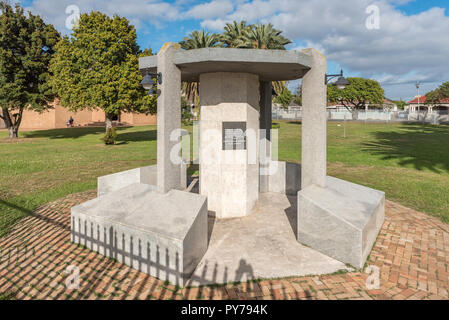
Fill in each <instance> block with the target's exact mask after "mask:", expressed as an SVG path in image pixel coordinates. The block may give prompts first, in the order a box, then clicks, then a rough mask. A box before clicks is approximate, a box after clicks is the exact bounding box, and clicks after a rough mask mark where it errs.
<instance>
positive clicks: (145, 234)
mask: <svg viewBox="0 0 449 320" xmlns="http://www.w3.org/2000/svg"><path fill="white" fill-rule="evenodd" d="M71 219H72V221H71V222H72V223H71V240H72V241H73V242H74V243H78V244H82V245H84V246H86V247H88V248H89V249H91V250H94V251H96V252H98V253H100V254H103V255H105V256H107V257H111V258H114V259H116V260H118V261H119V262H121V263H125V264H127V265H129V266H131V267H132V268H135V269H137V270H139V271H141V272H144V273H147V274H149V275H151V276H154V277H157V278H159V279H161V280H169V281H170V282H171V283H173V284H177V285H180V286H183V285H184V283H185V281H186V280H187V279H188V278H189V277H190V275H191V273H192V272H193V271H194V269H195V268H196V266H197V264H198V263H199V261H200V260H201V258H202V257H203V255H204V254H205V252H206V250H207V242H208V237H207V235H208V232H207V200H206V198H205V197H203V196H201V195H197V194H193V193H187V192H183V191H178V190H170V191H169V192H168V193H165V194H161V193H159V192H157V191H156V186H152V185H147V184H132V185H129V186H127V187H125V188H122V189H120V190H117V191H114V192H112V193H109V194H106V195H104V196H102V197H99V198H96V199H93V200H91V201H88V202H85V203H83V204H80V205H78V206H75V207H73V208H72V211H71Z"/></svg>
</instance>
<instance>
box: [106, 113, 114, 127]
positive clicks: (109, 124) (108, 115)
mask: <svg viewBox="0 0 449 320" xmlns="http://www.w3.org/2000/svg"><path fill="white" fill-rule="evenodd" d="M113 117H114V115H113V114H111V113H106V131H108V129H112V118H113Z"/></svg>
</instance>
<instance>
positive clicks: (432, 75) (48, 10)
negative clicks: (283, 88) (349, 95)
mask: <svg viewBox="0 0 449 320" xmlns="http://www.w3.org/2000/svg"><path fill="white" fill-rule="evenodd" d="M408 2H410V0H344V1H342V0H314V1H310V0H212V1H209V2H206V3H202V4H196V5H192V3H191V2H189V1H186V0H177V1H175V2H170V3H168V2H163V1H161V0H146V1H141V0H127V1H123V0H109V1H108V0H95V1H94V0H78V1H73V0H61V1H54V0H35V1H34V3H33V5H32V11H33V12H37V13H41V14H42V15H43V16H44V17H45V18H46V21H48V22H50V23H53V24H54V25H55V26H56V27H57V28H58V29H59V30H65V31H66V32H67V31H68V30H66V29H65V27H64V24H65V19H66V18H67V15H66V14H65V8H66V7H67V5H69V4H76V5H78V6H79V8H80V10H81V12H88V11H90V10H99V11H102V12H105V13H107V14H109V15H112V14H114V13H116V14H119V15H122V16H126V17H127V18H129V19H130V20H131V21H133V23H134V24H136V26H140V25H142V26H143V25H145V24H147V23H150V24H153V25H155V26H160V25H161V24H164V22H167V21H168V22H170V21H175V20H183V19H197V20H200V25H201V27H203V28H207V29H210V30H211V31H221V30H222V29H223V27H224V25H225V23H226V22H231V21H233V20H246V21H247V22H249V23H255V22H262V23H268V22H270V23H273V24H274V25H275V27H276V28H279V29H281V30H284V34H285V35H286V36H287V37H289V38H290V39H292V40H294V42H295V44H296V47H298V49H301V48H302V47H304V46H310V47H315V48H317V49H319V50H321V51H322V52H323V53H324V54H325V55H326V56H327V58H328V60H330V61H334V62H336V63H337V64H339V65H341V66H342V67H343V68H344V69H345V70H346V71H351V72H353V73H357V74H360V75H361V76H366V77H374V78H377V79H379V80H381V81H383V83H384V84H386V85H387V84H388V85H390V86H391V88H392V89H391V91H392V92H400V91H401V90H403V92H405V91H406V89H405V88H406V87H405V86H410V87H411V88H412V89H413V86H411V85H410V83H412V82H413V81H415V80H422V81H424V82H426V81H427V83H430V82H435V84H434V85H437V83H436V82H441V81H443V80H446V81H447V80H449V79H448V75H449V64H448V63H447V61H448V58H447V57H448V56H449V32H448V30H449V17H447V16H446V15H445V10H444V9H442V8H432V9H430V10H427V11H425V12H421V13H419V14H416V15H411V16H407V15H405V14H404V13H402V12H401V11H400V10H397V9H396V8H395V7H394V6H395V5H397V4H404V3H408ZM373 4H374V5H377V6H378V7H379V9H380V29H379V30H375V29H374V30H368V29H367V28H366V26H365V22H366V19H367V18H368V15H367V14H366V8H367V7H368V6H369V5H373ZM167 40H171V39H167ZM295 44H294V45H293V46H292V47H294V46H295ZM392 84H394V86H393V85H392ZM401 86H403V87H401ZM400 87H401V88H403V89H398V88H400ZM388 90H390V89H388ZM412 91H413V90H412ZM401 92H402V91H401ZM413 94H414V92H411V94H410V95H413ZM401 95H402V93H401Z"/></svg>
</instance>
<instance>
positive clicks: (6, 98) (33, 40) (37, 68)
mask: <svg viewBox="0 0 449 320" xmlns="http://www.w3.org/2000/svg"><path fill="white" fill-rule="evenodd" d="M0 11H1V15H0V108H1V111H2V112H1V113H0V117H1V118H2V119H3V120H4V122H5V124H6V126H7V128H8V129H9V137H10V138H16V137H17V136H18V131H19V127H20V123H21V121H22V114H23V110H24V109H32V110H36V111H43V110H45V109H48V108H50V107H51V106H50V103H51V102H52V101H53V99H54V95H53V92H52V90H51V87H50V85H49V83H48V79H49V77H50V72H49V70H48V65H49V61H50V59H51V57H52V56H53V54H54V52H55V51H54V47H55V45H56V43H57V42H58V41H59V39H60V36H59V34H58V32H57V31H56V29H55V28H54V27H53V26H52V25H47V24H45V23H44V21H43V20H42V19H41V17H40V16H36V15H33V14H31V13H29V12H27V13H25V10H24V9H23V8H22V7H20V5H19V4H16V5H15V7H12V6H11V5H9V4H8V3H6V2H4V1H2V2H0Z"/></svg>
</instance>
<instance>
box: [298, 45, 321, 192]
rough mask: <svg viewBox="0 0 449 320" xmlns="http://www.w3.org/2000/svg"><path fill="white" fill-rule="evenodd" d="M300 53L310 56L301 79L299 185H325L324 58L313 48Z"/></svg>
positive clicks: (302, 186)
mask: <svg viewBox="0 0 449 320" xmlns="http://www.w3.org/2000/svg"><path fill="white" fill-rule="evenodd" d="M303 52H304V53H305V54H307V55H310V56H311V57H312V58H313V63H312V69H311V70H310V71H309V72H307V74H306V75H305V76H304V78H303V80H302V147H301V149H302V160H301V188H302V189H304V188H306V187H308V186H310V185H312V184H315V185H318V186H320V187H325V186H326V123H327V118H326V99H327V98H326V93H327V91H326V90H327V88H326V85H325V76H326V58H324V56H323V55H321V54H320V53H319V52H318V51H316V50H315V49H305V50H303Z"/></svg>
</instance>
